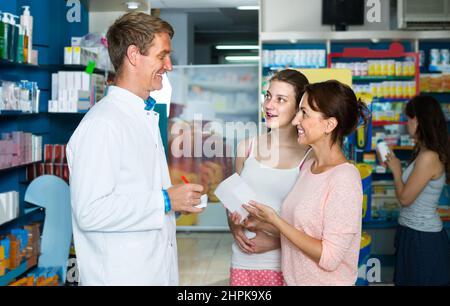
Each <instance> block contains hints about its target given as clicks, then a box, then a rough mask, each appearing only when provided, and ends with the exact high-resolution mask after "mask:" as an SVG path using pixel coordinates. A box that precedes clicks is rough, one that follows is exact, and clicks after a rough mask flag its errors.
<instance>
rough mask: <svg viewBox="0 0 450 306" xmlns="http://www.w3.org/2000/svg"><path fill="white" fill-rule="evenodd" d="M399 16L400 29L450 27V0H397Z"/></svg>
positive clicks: (439, 28)
mask: <svg viewBox="0 0 450 306" xmlns="http://www.w3.org/2000/svg"><path fill="white" fill-rule="evenodd" d="M397 17H398V27H399V28H400V29H408V30H429V29H433V30H444V29H450V0H427V1H425V0H397Z"/></svg>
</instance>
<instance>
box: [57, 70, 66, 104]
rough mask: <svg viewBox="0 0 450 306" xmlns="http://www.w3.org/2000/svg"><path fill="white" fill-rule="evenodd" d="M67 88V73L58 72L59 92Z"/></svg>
mask: <svg viewBox="0 0 450 306" xmlns="http://www.w3.org/2000/svg"><path fill="white" fill-rule="evenodd" d="M66 88H67V72H65V71H60V72H58V92H59V91H60V90H63V89H66ZM58 99H59V98H58Z"/></svg>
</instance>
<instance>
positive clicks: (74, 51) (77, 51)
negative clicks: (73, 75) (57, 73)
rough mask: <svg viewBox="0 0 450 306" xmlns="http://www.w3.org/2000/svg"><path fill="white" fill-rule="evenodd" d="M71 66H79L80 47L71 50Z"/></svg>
mask: <svg viewBox="0 0 450 306" xmlns="http://www.w3.org/2000/svg"><path fill="white" fill-rule="evenodd" d="M72 64H74V65H81V47H73V49H72Z"/></svg>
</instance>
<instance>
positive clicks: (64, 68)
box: [53, 65, 114, 74]
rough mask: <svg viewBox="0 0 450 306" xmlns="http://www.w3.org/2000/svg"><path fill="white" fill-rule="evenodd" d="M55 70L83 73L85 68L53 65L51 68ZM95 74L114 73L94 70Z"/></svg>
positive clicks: (83, 66) (82, 66) (81, 66)
mask: <svg viewBox="0 0 450 306" xmlns="http://www.w3.org/2000/svg"><path fill="white" fill-rule="evenodd" d="M53 67H54V68H56V69H57V70H67V71H85V70H86V68H87V66H85V65H55V66H53ZM94 73H95V74H114V71H109V70H104V69H99V68H95V69H94Z"/></svg>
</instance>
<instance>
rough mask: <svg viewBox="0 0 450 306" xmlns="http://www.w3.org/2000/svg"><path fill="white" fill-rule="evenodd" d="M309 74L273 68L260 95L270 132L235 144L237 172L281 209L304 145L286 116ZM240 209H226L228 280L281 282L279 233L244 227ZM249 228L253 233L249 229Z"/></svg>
mask: <svg viewBox="0 0 450 306" xmlns="http://www.w3.org/2000/svg"><path fill="white" fill-rule="evenodd" d="M307 84H308V80H307V78H306V77H305V76H304V75H303V74H301V73H300V72H298V71H295V70H283V71H280V72H278V73H276V74H275V75H274V76H273V77H272V78H271V80H270V85H269V88H268V91H267V94H266V96H265V99H264V105H263V107H264V113H265V117H266V123H267V127H268V128H270V132H269V133H266V134H263V135H261V136H259V137H255V138H252V139H247V140H245V141H243V142H241V143H240V144H239V146H238V152H237V153H238V157H237V158H236V172H237V173H239V174H240V175H241V177H242V178H243V179H244V180H245V181H246V182H247V183H248V185H249V186H250V187H251V188H252V189H253V190H254V191H255V192H256V194H257V195H258V200H260V201H261V202H264V203H267V204H268V205H270V207H272V209H274V210H275V211H280V209H281V203H282V202H283V200H284V198H285V197H286V195H287V194H288V192H289V191H290V189H291V188H292V186H293V185H294V183H295V182H296V181H297V178H298V175H299V172H300V168H301V165H302V163H303V162H304V161H305V160H306V159H307V157H308V156H309V150H308V147H306V146H302V145H299V144H298V143H297V130H296V128H295V127H293V126H292V125H291V124H290V122H291V121H292V119H293V118H294V116H295V114H296V112H297V106H298V103H299V102H300V100H301V98H302V96H303V93H304V87H305V85H307ZM240 221H241V217H240V216H239V215H238V214H236V213H235V214H230V215H229V225H230V229H231V232H232V234H233V236H234V240H235V241H234V243H233V246H232V260H231V269H230V285H232V286H281V285H283V284H284V280H283V276H282V273H281V250H280V238H279V237H277V236H273V235H270V234H268V233H266V232H264V231H259V230H255V231H254V232H248V231H246V229H244V228H243V227H242V225H241V224H240ZM250 234H251V235H250Z"/></svg>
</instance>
